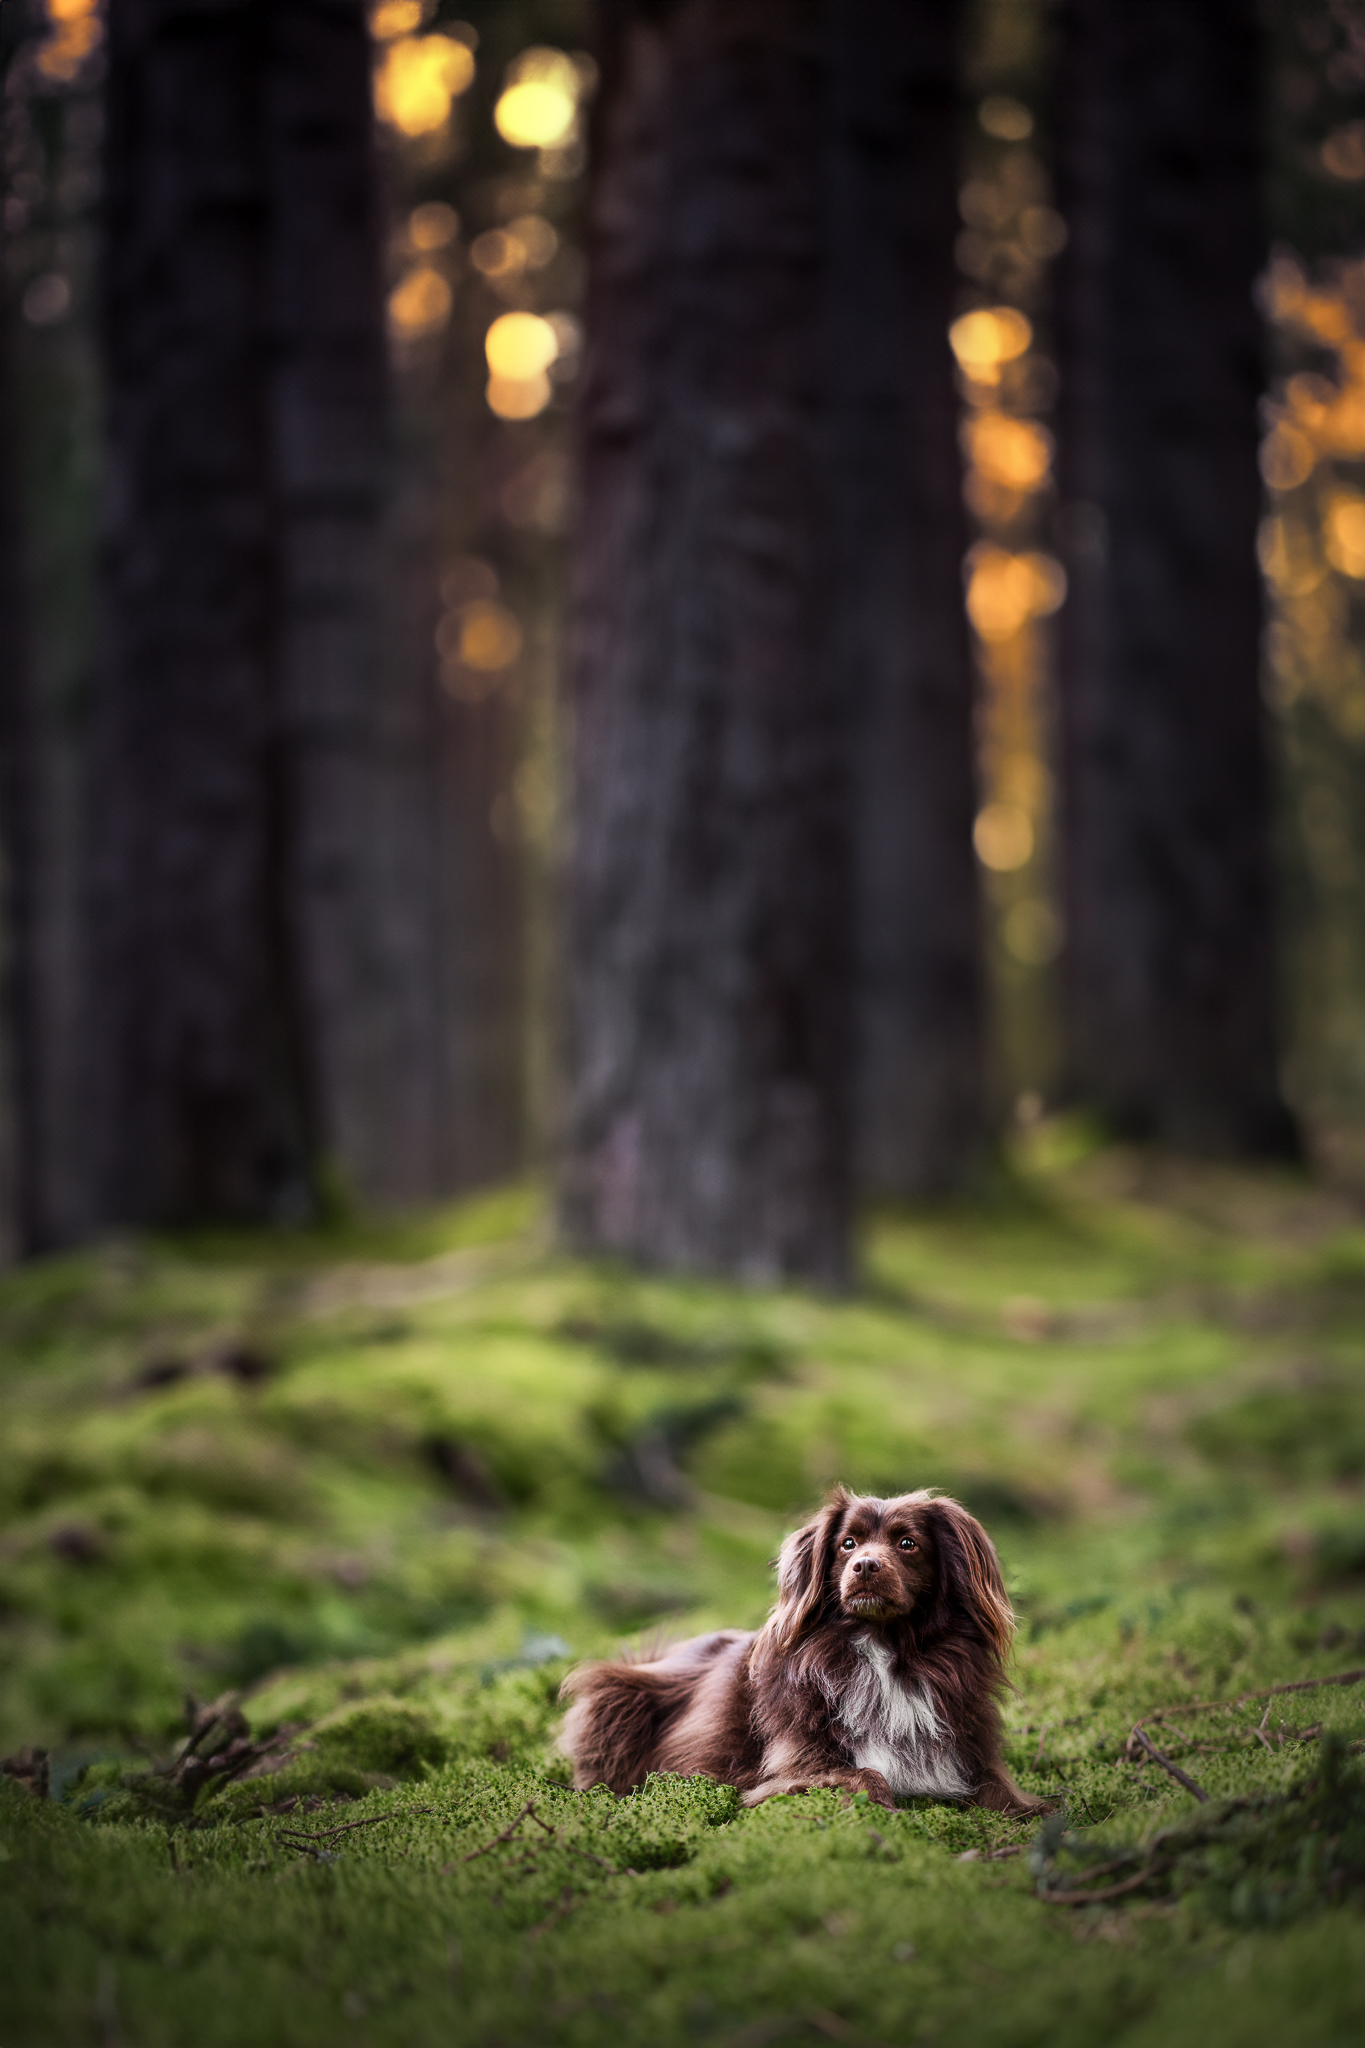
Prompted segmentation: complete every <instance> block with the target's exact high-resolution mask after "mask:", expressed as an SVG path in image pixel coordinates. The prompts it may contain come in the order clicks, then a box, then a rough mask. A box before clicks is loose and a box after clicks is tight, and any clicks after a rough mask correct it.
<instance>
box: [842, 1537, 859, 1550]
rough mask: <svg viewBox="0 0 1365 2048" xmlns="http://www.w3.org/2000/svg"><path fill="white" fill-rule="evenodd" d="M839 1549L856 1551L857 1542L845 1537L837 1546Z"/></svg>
mask: <svg viewBox="0 0 1365 2048" xmlns="http://www.w3.org/2000/svg"><path fill="white" fill-rule="evenodd" d="M839 1548H840V1549H841V1550H856V1549H857V1548H858V1545H857V1541H856V1539H855V1538H854V1537H852V1536H845V1538H844V1540H843V1542H842V1543H841V1544H840V1545H839Z"/></svg>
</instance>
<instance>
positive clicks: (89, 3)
mask: <svg viewBox="0 0 1365 2048" xmlns="http://www.w3.org/2000/svg"><path fill="white" fill-rule="evenodd" d="M47 18H48V21H49V22H50V23H51V25H52V34H51V35H50V37H49V38H48V40H47V42H45V43H44V44H43V47H42V48H41V49H40V50H39V52H38V55H37V58H36V59H35V62H36V64H37V67H38V70H39V72H40V73H41V75H42V76H43V77H44V78H48V79H51V80H52V82H53V83H54V84H55V85H69V84H70V83H71V80H72V79H73V78H74V77H75V76H76V73H77V72H78V71H79V70H80V68H81V66H82V65H83V64H84V62H85V60H86V58H87V57H89V56H90V55H91V54H92V53H93V52H94V51H95V50H97V49H98V48H99V46H100V43H101V42H102V41H103V40H104V23H103V22H102V21H101V20H100V18H99V0H47Z"/></svg>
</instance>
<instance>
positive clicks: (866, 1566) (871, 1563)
mask: <svg viewBox="0 0 1365 2048" xmlns="http://www.w3.org/2000/svg"><path fill="white" fill-rule="evenodd" d="M881 1568H882V1566H881V1559H880V1558H877V1557H855V1558H854V1560H853V1571H854V1576H855V1577H858V1578H860V1577H861V1576H862V1574H863V1573H864V1572H879V1571H880V1570H881Z"/></svg>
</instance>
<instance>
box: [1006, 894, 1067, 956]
mask: <svg viewBox="0 0 1365 2048" xmlns="http://www.w3.org/2000/svg"><path fill="white" fill-rule="evenodd" d="M1000 936H1001V938H1002V939H1003V940H1004V942H1005V951H1006V952H1007V953H1009V954H1011V955H1012V957H1013V958H1014V959H1016V960H1017V961H1018V962H1019V964H1020V966H1022V967H1046V966H1047V965H1048V964H1049V962H1050V961H1053V960H1055V959H1056V958H1057V955H1058V954H1059V953H1060V952H1061V950H1062V939H1063V931H1062V920H1061V918H1060V917H1059V916H1058V914H1057V912H1056V911H1055V910H1054V909H1053V907H1052V905H1051V904H1050V903H1048V902H1047V901H1046V900H1045V899H1044V898H1043V897H1041V896H1026V897H1025V898H1024V899H1023V901H1022V902H1021V903H1012V904H1011V905H1010V907H1009V909H1008V910H1007V911H1006V913H1005V916H1004V918H1003V920H1002V921H1001V926H1000Z"/></svg>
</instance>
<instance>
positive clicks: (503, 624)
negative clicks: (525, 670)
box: [436, 597, 522, 675]
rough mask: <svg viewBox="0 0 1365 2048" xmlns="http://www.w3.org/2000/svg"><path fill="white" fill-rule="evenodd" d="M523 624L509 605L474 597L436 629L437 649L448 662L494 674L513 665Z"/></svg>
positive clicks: (443, 620)
mask: <svg viewBox="0 0 1365 2048" xmlns="http://www.w3.org/2000/svg"><path fill="white" fill-rule="evenodd" d="M521 642H522V635H521V627H520V626H519V625H518V624H517V621H516V619H515V617H514V616H513V614H512V613H511V612H509V611H508V609H507V607H506V605H502V604H498V603H496V602H495V601H494V600H493V599H492V598H486V597H476V598H471V599H470V600H469V601H468V602H467V603H465V604H462V605H459V606H457V607H456V609H455V610H454V611H451V612H447V613H446V615H445V617H444V618H443V619H442V621H441V623H440V625H439V626H438V627H437V629H436V651H437V653H438V654H439V655H440V657H441V660H442V661H443V662H445V663H447V664H449V663H459V664H462V665H463V666H464V667H465V668H472V669H477V670H478V671H479V672H480V674H483V675H493V674H497V673H499V672H500V671H501V670H503V669H506V668H510V667H511V666H512V663H513V662H514V661H515V660H516V658H517V656H518V655H519V654H520V653H521Z"/></svg>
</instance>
